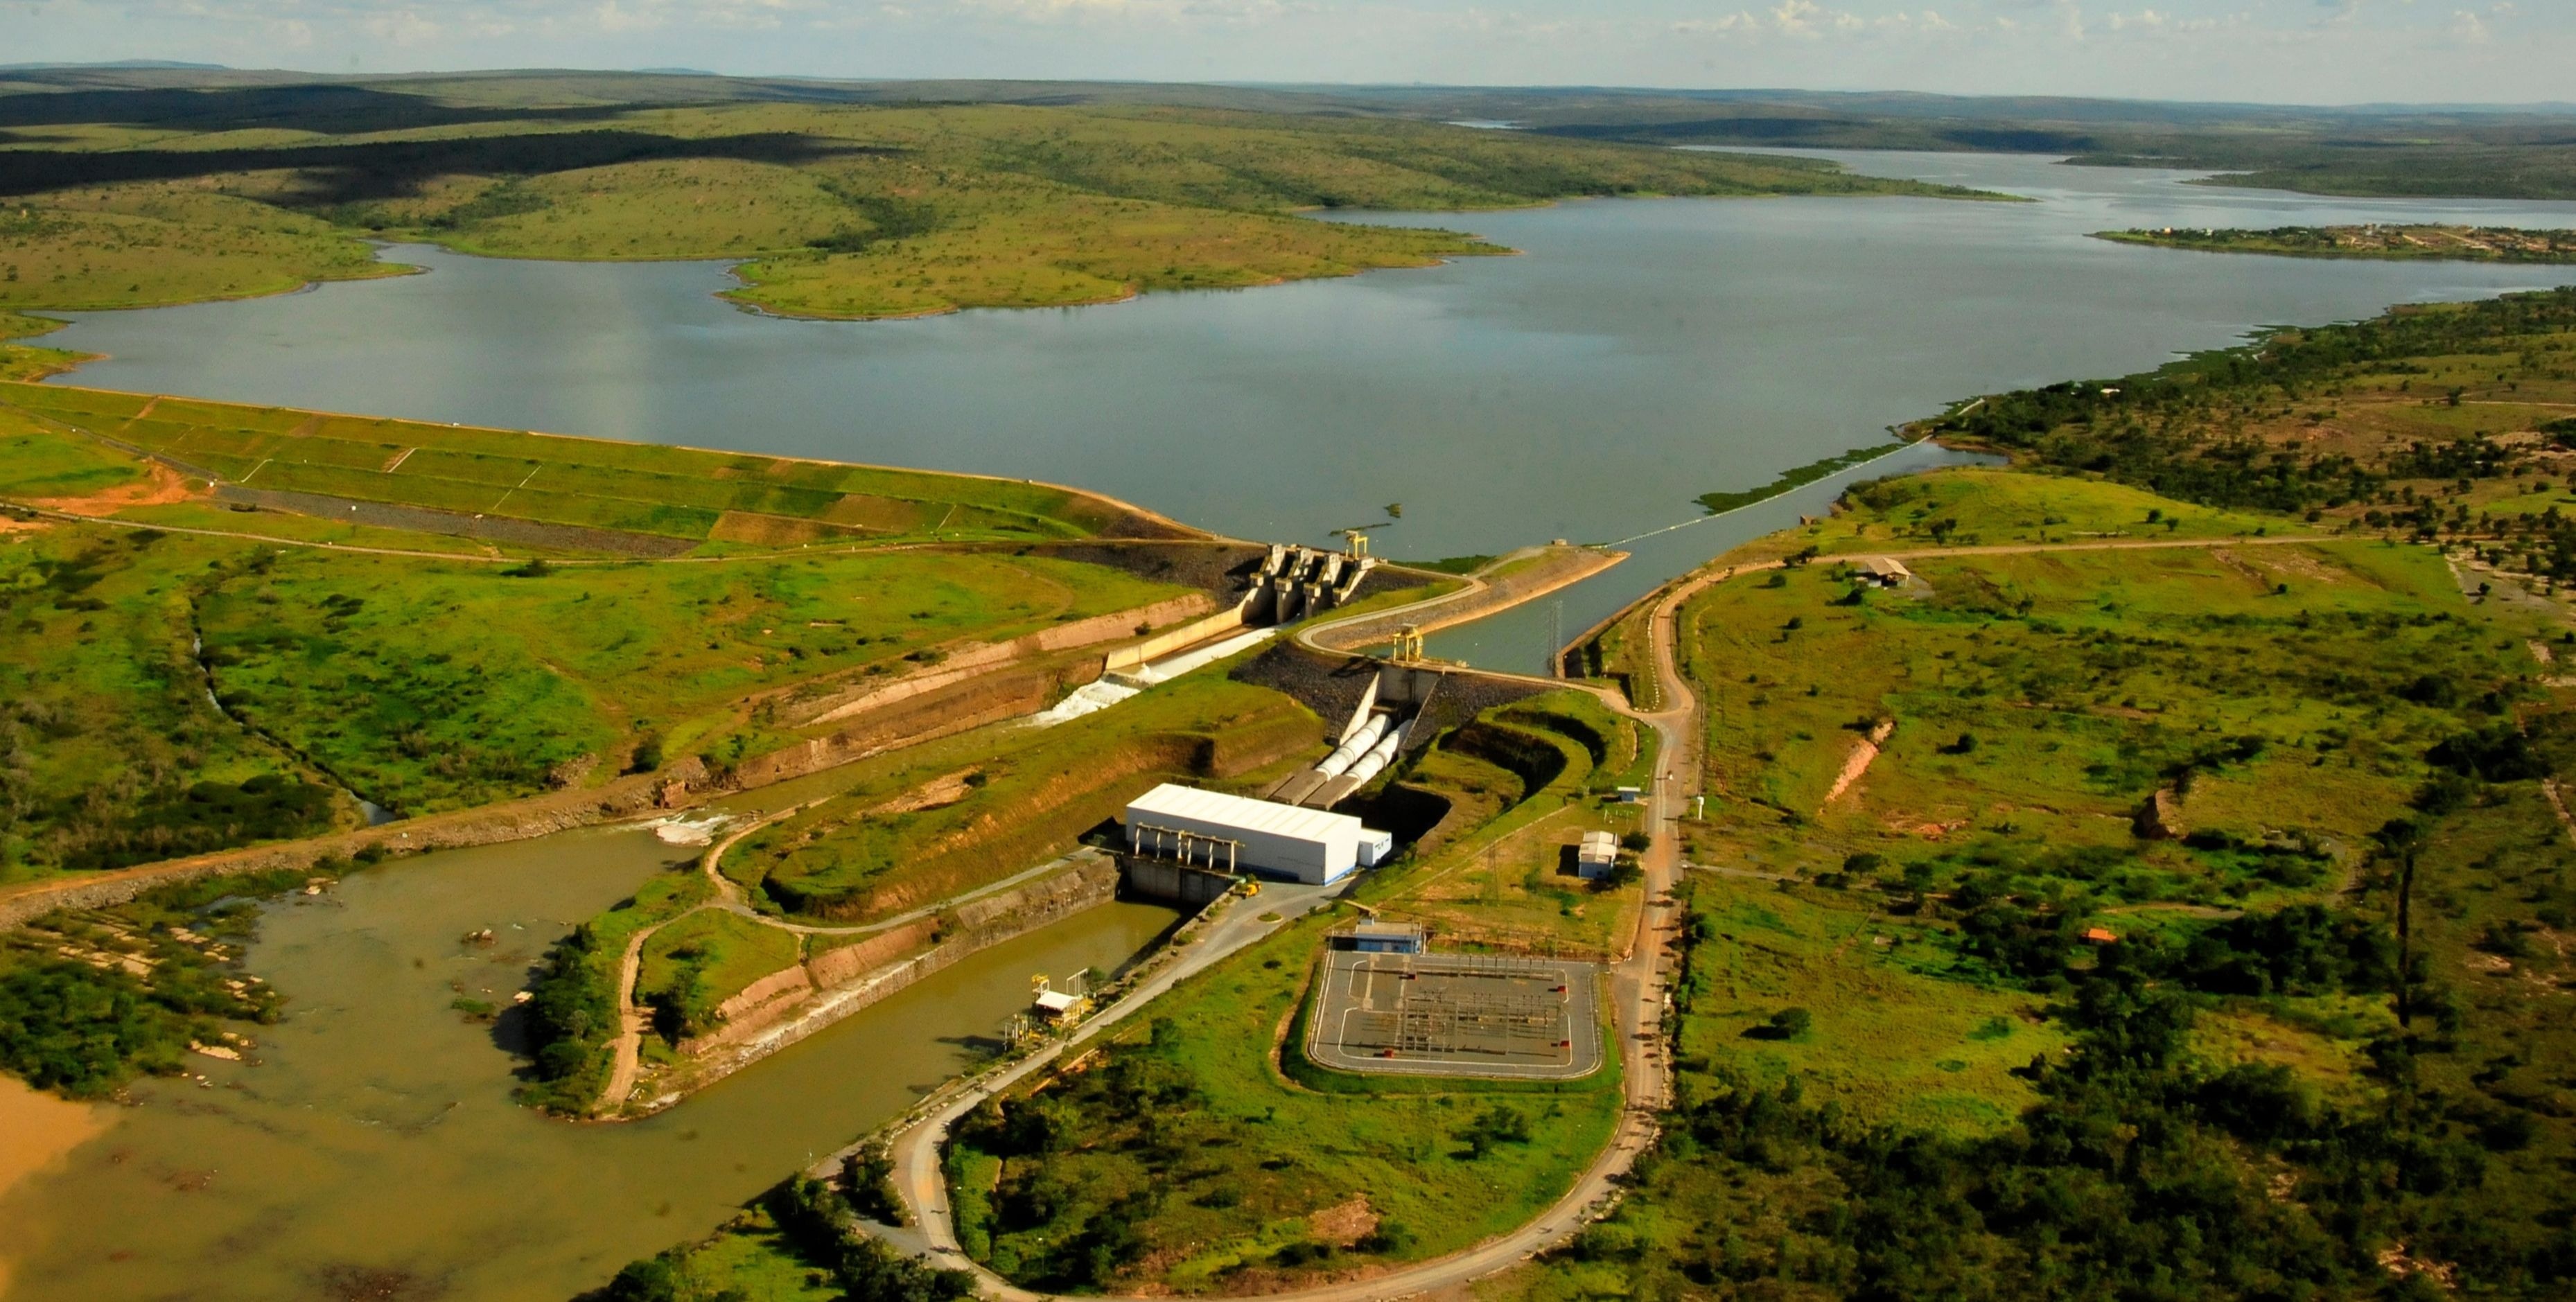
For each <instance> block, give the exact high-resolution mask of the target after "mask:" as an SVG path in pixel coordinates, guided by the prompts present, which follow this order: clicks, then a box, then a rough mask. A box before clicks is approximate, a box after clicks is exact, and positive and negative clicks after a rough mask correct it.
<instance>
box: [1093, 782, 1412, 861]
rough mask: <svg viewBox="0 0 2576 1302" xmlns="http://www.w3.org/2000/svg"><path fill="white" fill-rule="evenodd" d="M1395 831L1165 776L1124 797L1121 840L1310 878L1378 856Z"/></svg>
mask: <svg viewBox="0 0 2576 1302" xmlns="http://www.w3.org/2000/svg"><path fill="white" fill-rule="evenodd" d="M1393 846H1394V839H1393V838H1392V837H1390V836H1389V835H1387V834H1386V833H1384V832H1380V831H1377V830H1376V829H1374V828H1368V827H1362V826H1361V825H1360V820H1358V819H1357V818H1354V817H1352V816H1351V815H1349V814H1336V813H1331V812H1329V811H1326V810H1321V809H1304V808H1300V807H1299V806H1296V805H1283V804H1280V803H1279V802H1277V801H1275V800H1254V799H1252V798H1250V797H1248V796H1229V795H1227V794H1225V793H1224V792H1221V791H1202V790H1200V789H1198V788H1197V787H1185V786H1181V785H1179V784H1177V783H1171V782H1166V783H1164V784H1163V785H1161V786H1158V787H1156V788H1154V789H1153V790H1151V791H1148V792H1146V793H1145V794H1143V795H1141V796H1138V797H1136V799H1134V800H1133V801H1130V802H1129V803H1128V805H1127V848H1128V849H1130V850H1133V851H1134V852H1136V853H1138V854H1150V855H1157V856H1160V857H1163V858H1177V859H1181V860H1184V861H1186V862H1189V863H1194V864H1198V865H1201V866H1203V867H1208V868H1214V869H1217V870H1219V871H1225V872H1262V873H1271V874H1276V875H1278V876H1282V877H1290V878H1294V879H1296V880H1298V881H1301V882H1307V883H1310V884H1313V885H1319V886H1320V885H1322V884H1324V883H1326V882H1331V881H1338V880H1340V879H1341V878H1342V877H1343V876H1345V875H1347V874H1348V873H1349V872H1350V871H1351V870H1352V869H1353V868H1359V867H1367V866H1370V865H1373V864H1375V863H1377V861H1378V860H1379V859H1381V858H1383V857H1384V856H1385V855H1386V854H1387V853H1388V851H1389V850H1391V849H1392V848H1393Z"/></svg>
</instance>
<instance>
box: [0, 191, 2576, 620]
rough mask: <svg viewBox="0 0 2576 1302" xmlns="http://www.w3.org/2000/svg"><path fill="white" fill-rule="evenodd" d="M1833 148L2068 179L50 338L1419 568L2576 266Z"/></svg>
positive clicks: (315, 386) (2546, 208) (424, 405)
mask: <svg viewBox="0 0 2576 1302" xmlns="http://www.w3.org/2000/svg"><path fill="white" fill-rule="evenodd" d="M1830 156H1831V157H1835V158H1839V159H1841V160H1843V161H1844V162H1846V163H1847V164H1849V165H1851V166H1853V167H1855V168H1857V169H1858V170H1861V171H1865V172H1871V173H1876V174H1883V175H1903V176H1914V177H1921V178H1925V179H1930V180H1939V181H1948V182H1955V183H1958V184H1963V185H1971V186H1977V187H1980V188H1986V189H1994V190H2002V191H2008V192H2011V193H2015V194H2020V195H2026V196H2030V197H2032V198H2034V199H2036V200H2038V202H2035V203H2023V204H1991V203H1958V202H1950V201H1940V200H1922V199H1804V198H1799V199H1763V200H1602V201H1590V202H1580V203H1568V204H1562V205H1558V206H1556V207H1551V208H1540V209H1526V210H1518V211H1508V212H1491V213H1466V214H1461V213H1433V214H1420V213H1412V214H1406V213H1397V214H1344V215H1343V218H1344V219H1345V220H1353V221H1378V222H1402V223H1407V224H1422V225H1433V224H1436V225H1448V226H1453V227H1461V228H1465V229H1469V230H1473V231H1476V232H1478V233H1480V234H1483V235H1486V236H1488V237H1490V238H1492V239H1494V240H1496V241H1498V242H1500V243H1502V244H1506V245H1509V246H1511V247H1514V248H1517V249H1521V250H1523V251H1525V254H1526V256H1522V257H1511V258H1473V259H1464V260H1461V261H1459V262H1456V263H1453V264H1450V265H1446V266H1442V267H1436V268H1428V269H1422V270H1410V271H1389V272H1379V273H1374V274H1370V275H1366V276H1360V277H1356V278H1352V279H1347V280H1338V281H1310V282H1305V283H1301V284H1294V285H1282V286H1274V287H1266V288H1261V289H1255V290H1239V291H1217V292H1203V293H1174V294H1155V295H1148V296H1146V297H1143V298H1140V299H1138V300H1135V301H1133V302H1129V303H1122V304H1115V305H1109V306H1101V307H1084V308H1064V309H1040V310H1016V311H1014V310H998V311H977V312H964V313H958V314H955V315H952V316H946V317H938V318H932V319H927V320H914V321H886V322H810V321H788V320H780V319H775V318H770V317H764V316H759V315H755V314H752V313H747V312H743V311H740V310H737V309H736V308H735V307H733V306H732V305H731V304H729V303H726V302H723V301H720V300H718V299H716V298H715V297H714V294H715V293H716V292H717V291H718V290H721V289H724V288H726V287H727V286H728V285H729V284H730V283H731V280H730V277H729V276H728V274H727V273H726V271H725V269H724V268H723V267H722V266H720V265H717V264H713V263H653V264H626V265H618V264H602V263H591V264H580V263H540V262H506V261H491V260H483V259H475V258H466V257H460V256H456V255H453V254H447V253H441V252H438V251H436V250H430V249H420V248H402V249H397V250H394V251H393V253H392V255H391V256H394V257H396V258H398V259H400V260H403V261H407V262H413V263H418V264H420V265H423V266H426V267H429V268H430V269H431V270H430V274H428V275H424V276H413V277H406V278H402V279H397V280H384V281H369V282H360V283H349V284H337V285H326V286H322V287H320V288H317V289H314V290H311V291H308V292H305V293H301V294H294V295H288V296H284V297H279V298H269V299H256V300H250V301H245V302H235V303H209V304H200V305H196V306H190V307H178V308H161V309H154V310H148V311H136V312H121V313H101V314H92V315H88V316H84V317H82V318H81V319H80V320H79V321H78V322H77V324H75V325H74V326H73V327H72V328H70V329H69V330H67V331H65V332H63V333H62V334H61V335H60V336H59V337H58V338H57V339H55V340H50V341H48V342H58V343H60V344H61V345H63V346H66V347H71V348H81V349H88V350H92V351H97V352H104V353H108V354H111V357H112V359H111V360H109V361H106V362H101V363H97V364H95V365H92V366H89V367H85V368H83V369H82V370H81V371H79V372H78V373H77V374H76V375H74V376H73V377H70V382H74V383H80V384H90V385H102V386H106V387H111V388H125V389H138V390H147V391H158V392H170V393H186V394H195V395H201V396H207V397H216V398H231V399H239V400H244V401H252V402H268V403H286V404H293V405H298V406H309V407H321V408H327V409H332V410H339V411H357V412H368V413H382V414H391V415H400V416H410V417H420V418H427V419H434V420H453V421H464V422H472V423H479V424H486V425H498V426H507V427H521V428H538V429H547V430H559V431H567V432H579V433H589V434H599V435H606V436H609V437H614V438H627V439H642V440H660V441H671V442H685V443H691V444H699V445H705V446H712V447H724V448H741V449H748V450H758V451H766V452H780V453H792V454H800V455H811V456H821V457H832V458H842V459H848V460H853V461H870V462H880V463H890V464H899V465H914V466H928V467H936V468H941V469H955V470H974V471H984V472H990V473H996V474H1004V475H1022V476H1030V477H1035V478H1040V479H1048V480H1055V481H1060V482H1065V483H1072V484H1079V485H1082V486H1084V487H1088V488H1093V489H1098V490H1101V491H1104V492H1108V493H1111V494H1115V495H1117V496H1120V497H1125V498H1128V499H1131V500H1133V501H1137V502H1140V503H1143V504H1144V505H1147V506H1150V507H1153V508H1155V509H1158V510H1161V511H1164V512H1167V513H1169V514H1171V515H1174V516H1177V517H1179V518H1181V519H1183V520H1188V521H1191V522H1193V523H1196V524H1200V525H1203V526H1206V527H1208V528H1211V529H1216V530H1220V531H1223V532H1226V533H1231V534H1235V535H1239V536H1244V537H1252V538H1262V539H1272V540H1282V541H1288V540H1295V541H1309V542H1323V541H1327V540H1328V532H1329V531H1330V530H1333V529H1337V528H1341V527H1343V526H1349V525H1363V524H1367V523H1369V522H1371V521H1375V520H1378V519H1380V518H1381V516H1380V513H1379V508H1380V507H1382V506H1383V505H1385V504H1387V503H1391V502H1400V503H1402V504H1403V506H1404V518H1403V522H1402V523H1401V524H1400V525H1397V526H1396V527H1394V528H1391V529H1388V530H1385V531H1384V532H1383V533H1381V534H1379V535H1378V536H1377V538H1376V544H1377V547H1378V550H1379V551H1380V552H1381V553H1382V554H1385V555H1390V556H1397V557H1413V558H1430V557H1438V556H1450V555H1460V554H1466V553H1481V552H1498V551H1502V550H1505V549H1508V548H1510V547H1514V546H1518V545H1521V544H1525V543H1530V542H1535V541H1545V540H1547V539H1549V538H1559V537H1562V538H1572V539H1575V540H1577V541H1590V542H1600V541H1609V540H1614V539H1621V538H1627V537H1630V536H1631V535H1635V534H1640V533H1644V532H1646V531H1648V530H1650V529H1654V528H1657V527H1660V526H1664V525H1670V524H1674V523H1677V522H1680V521H1685V520H1690V519H1693V518H1695V517H1697V516H1698V515H1699V513H1700V512H1699V508H1698V507H1697V505H1696V504H1695V503H1694V502H1693V501H1692V499H1693V498H1694V497H1696V496H1697V495H1698V494H1700V493H1704V492H1708V491H1710V490H1713V489H1736V488H1743V487H1747V486H1750V485H1754V484H1759V483H1763V482H1766V481H1767V480H1769V479H1770V478H1771V477H1772V476H1773V475H1775V474H1777V473H1778V472H1779V471H1781V470H1784V469H1787V468H1789V467H1791V466H1796V465H1801V464H1804V463H1806V462H1809V461H1813V460H1815V459H1817V458H1818V457H1821V456H1825V455H1828V454H1831V453H1835V452H1839V451H1842V450H1844V449H1847V448H1851V447H1855V446H1859V445H1862V444H1865V443H1868V442H1870V441H1872V440H1874V439H1878V438H1882V437H1884V434H1883V433H1882V431H1883V430H1884V429H1885V427H1887V426H1888V425H1891V424H1894V423H1896V422H1899V421H1904V420H1909V419H1913V418H1916V417H1919V416H1923V415H1926V414H1928V413H1932V412H1935V411H1938V410H1939V409H1940V408H1941V407H1942V405H1943V404H1944V403H1945V402H1948V401H1950V400H1953V399H1957V398H1961V397H1965V396H1968V395H1971V394H1975V393H1979V392H1985V391H1990V390H1994V389H1998V388H2004V387H2009V386H2017V385H2025V384H2032V383H2042V382H2048V381H2054V380H2058V379H2064V378H2069V377H2077V376H2091V375H2106V374H2118V373H2123V372H2126V371H2130V370H2135V369H2139V368H2142V367H2147V366H2152V365H2154V364H2156V363H2158V362H2160V361H2162V360H2164V359H2166V358H2168V357H2170V356H2172V355H2174V354H2175V353H2177V352H2180V351H2186V350H2192V349H2201V348H2214V347H2220V346H2224V345H2227V344H2230V343H2233V342H2235V341H2236V340H2237V339H2238V338H2239V337H2240V336H2242V335H2243V333H2244V332H2245V331H2246V330H2247V329H2248V328H2250V327H2252V326H2255V325H2258V324H2262V323H2267V322H2310V321H2320V320H2334V319H2346V318H2353V317H2359V316H2364V315H2368V314H2371V313H2375V312H2377V311H2379V310H2380V309H2381V308H2383V307H2385V306H2387V305H2388V304H2391V303H2402V302H2412V301H2424V300H2438V299H2450V298H2462V297H2469V296H2476V295H2486V294H2493V293H2497V292H2500V291H2503V290H2509V289H2516V288H2527V287H2535V286H2542V285H2553V284H2560V283H2567V282H2570V281H2576V268H2567V267H2518V266H2480V265H2476V264H2464V263H2435V264H2412V263H2372V262H2339V261H2307V260H2295V259H2285V258H2256V257H2246V256H2241V255H2221V254H2196V253H2185V252H2177V251H2173V250H2164V249H2141V248H2130V247H2123V246H2119V245H2113V244H2108V243H2105V242H2103V241H2100V240H2091V239H2087V238H2085V235H2086V233H2088V232H2091V231H2096V230H2102V229H2106V228H2113V227H2128V226H2147V225H2155V226H2162V225H2190V226H2275V225H2284V224H2291V223H2323V222H2344V221H2406V220H2444V221H2466V222H2484V223H2493V224H2519V225H2553V226H2576V204H2569V203H2524V202H2504V201H2494V202H2489V201H2467V200H2413V199H2409V200H2352V199H2328V198H2315V197H2309V196H2303V195H2292V194H2285V193H2279V192H2271V191H2252V190H2230V189H2218V188H2212V187H2208V186H2196V185H2188V184H2185V182H2186V181H2187V180H2188V179H2189V178H2190V177H2191V176H2192V175H2193V174H2191V173H2182V172H2168V171H2133V170H2115V169H2103V168H2076V167H2067V166H2061V165H2057V164H2055V163H2052V162H2049V161H2047V160H2045V159H2038V158H2029V157H2019V156H2000V155H1975V154H1907V153H1869V152H1846V153H1836V154H1832V155H1830ZM1912 455H1915V456H1924V455H1927V453H1916V454H1912ZM1891 464H1894V463H1891ZM1886 468H1887V467H1881V468H1880V469H1879V470H1874V471H1872V472H1870V473H1881V472H1882V471H1883V470H1884V469H1886ZM1834 491H1835V489H1834V487H1833V485H1831V484H1823V485H1818V486H1816V487H1814V488H1811V489H1809V490H1808V491H1807V492H1805V493H1803V494H1800V495H1799V496H1798V497H1797V498H1795V499H1794V500H1790V501H1784V502H1781V503H1778V504H1775V505H1774V506H1772V507H1770V508H1766V509H1758V510H1754V511H1749V512H1746V513H1744V514H1742V515H1740V516H1736V517H1732V518H1730V519H1728V520H1726V521H1721V522H1715V523H1711V524H1707V525H1702V526H1697V527H1694V528H1690V529H1684V530H1681V531H1678V532H1676V533H1672V534H1666V535H1662V536H1661V537H1659V538H1657V539H1654V540H1651V541H1649V542H1647V543H1643V544H1640V545H1639V546H1638V548H1637V549H1636V551H1637V554H1636V557H1635V559H1633V560H1632V561H1630V562H1629V563H1627V564H1625V565H1622V566H1620V567H1619V568H1617V569H1614V570H1612V571H1610V572H1608V573H1607V574H1605V575H1604V576H1602V577H1601V578H1599V579H1596V580H1594V581H1592V582H1590V583H1587V584H1585V585H1583V586H1582V587H1580V588H1578V589H1574V590H1570V591H1569V592H1567V593H1566V594H1564V596H1563V597H1562V598H1561V601H1562V608H1561V610H1560V609H1559V608H1558V607H1557V606H1556V605H1555V603H1541V604H1540V605H1539V606H1538V607H1535V608H1533V609H1530V610H1527V611H1524V612H1521V613H1520V614H1519V615H1517V616H1514V617H1507V618H1505V619H1503V620H1498V621H1493V622H1491V623H1489V624H1487V625H1484V626H1480V627H1477V628H1471V629H1466V630H1460V631H1457V632H1453V633H1451V634H1449V635H1446V636H1444V637H1442V638H1439V639H1435V642H1436V645H1435V648H1434V649H1435V651H1437V652H1440V653H1444V654H1451V655H1464V656H1468V657H1470V658H1474V659H1477V660H1481V661H1485V662H1488V663H1494V664H1498V665H1505V666H1509V667H1532V666H1535V665H1538V664H1540V663H1543V660H1544V656H1545V652H1546V642H1547V638H1548V636H1549V631H1550V629H1551V628H1552V627H1554V626H1556V625H1557V624H1560V623H1561V624H1562V625H1563V627H1564V628H1565V629H1566V631H1567V633H1568V634H1569V635H1571V634H1572V633H1573V632H1574V631H1576V630H1578V629H1580V628H1582V627H1583V626H1585V625H1588V624H1590V623H1591V622H1592V621H1593V620H1595V619H1597V618H1599V617H1600V616H1601V615H1604V614H1606V613H1608V612H1609V611H1610V610H1612V609H1614V608H1616V607H1617V606H1618V605H1619V604H1621V603H1623V602H1624V601H1626V600H1627V599H1629V598H1630V597H1632V596H1634V595H1635V594H1636V593H1639V592H1643V591H1645V590H1647V589H1650V588H1652V587H1653V586H1654V585H1655V584H1656V583H1658V582H1660V581H1661V580H1662V579H1664V578H1665V577H1668V576H1670V575H1672V574H1675V573H1679V572H1681V571H1683V570H1686V569H1688V568H1690V567H1691V566H1692V565H1693V564H1695V563H1696V562H1698V561H1701V560H1704V559H1706V558H1707V557H1709V556H1711V555H1714V554H1715V553H1717V552H1719V551H1721V550H1723V549H1724V548H1725V547H1726V546H1728V545H1731V544H1733V543H1735V542H1738V541H1741V540H1742V539H1744V538H1747V537H1751V536H1754V535H1757V534H1759V533H1762V532H1765V531H1767V530H1769V529H1772V528H1777V527H1779V526H1781V525H1782V524H1784V523H1792V522H1794V519H1795V516H1796V515H1797V513H1798V511H1799V510H1801V509H1805V510H1809V511H1813V510H1816V509H1818V508H1819V507H1820V506H1821V504H1822V503H1823V502H1825V501H1828V500H1830V499H1831V497H1832V495H1833V493H1834Z"/></svg>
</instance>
